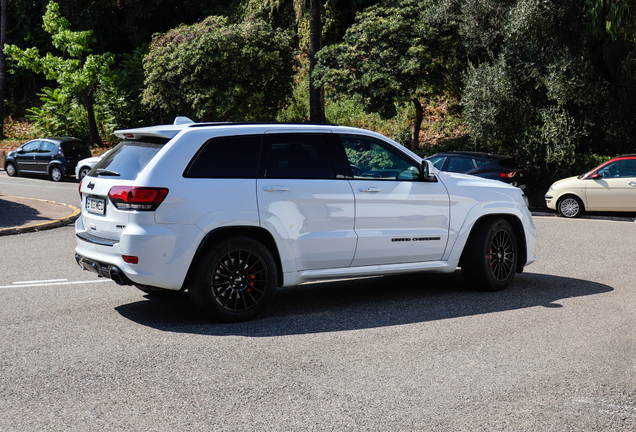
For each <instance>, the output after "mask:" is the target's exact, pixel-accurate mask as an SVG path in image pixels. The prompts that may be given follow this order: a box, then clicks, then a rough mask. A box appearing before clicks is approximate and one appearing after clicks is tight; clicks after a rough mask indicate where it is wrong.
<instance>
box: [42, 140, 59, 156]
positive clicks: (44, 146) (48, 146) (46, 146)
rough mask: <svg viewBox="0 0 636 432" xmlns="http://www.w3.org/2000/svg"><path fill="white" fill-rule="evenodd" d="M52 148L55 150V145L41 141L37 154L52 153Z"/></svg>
mask: <svg viewBox="0 0 636 432" xmlns="http://www.w3.org/2000/svg"><path fill="white" fill-rule="evenodd" d="M54 148H55V144H53V143H51V142H48V141H42V145H41V146H40V150H39V153H50V152H52V151H53V149H54Z"/></svg>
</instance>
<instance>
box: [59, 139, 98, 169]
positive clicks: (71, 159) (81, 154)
mask: <svg viewBox="0 0 636 432" xmlns="http://www.w3.org/2000/svg"><path fill="white" fill-rule="evenodd" d="M61 147H62V152H63V154H64V158H65V159H66V161H65V165H66V168H67V170H69V174H70V173H72V171H73V170H74V169H75V165H77V162H79V161H81V160H82V159H86V158H88V157H91V151H90V150H89V149H88V147H86V144H84V143H83V142H82V141H80V140H77V141H64V142H62V143H61Z"/></svg>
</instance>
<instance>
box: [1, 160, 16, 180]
mask: <svg viewBox="0 0 636 432" xmlns="http://www.w3.org/2000/svg"><path fill="white" fill-rule="evenodd" d="M4 170H5V171H6V172H7V175H8V176H9V177H15V176H17V175H18V169H17V168H16V167H15V165H14V164H13V162H7V165H6V166H5V167H4Z"/></svg>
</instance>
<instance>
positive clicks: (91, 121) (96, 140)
mask: <svg viewBox="0 0 636 432" xmlns="http://www.w3.org/2000/svg"><path fill="white" fill-rule="evenodd" d="M81 95H82V102H83V103H84V108H86V113H87V117H88V118H87V120H88V134H89V135H90V141H91V142H90V144H91V145H93V144H96V145H98V146H101V145H102V139H101V138H100V137H99V132H98V131H97V122H95V111H93V99H92V98H91V95H90V93H89V92H88V91H87V90H82V92H81Z"/></svg>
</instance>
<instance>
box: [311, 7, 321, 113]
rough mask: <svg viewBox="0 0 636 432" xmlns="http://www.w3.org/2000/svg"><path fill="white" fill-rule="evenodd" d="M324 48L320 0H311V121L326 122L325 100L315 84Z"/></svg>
mask: <svg viewBox="0 0 636 432" xmlns="http://www.w3.org/2000/svg"><path fill="white" fill-rule="evenodd" d="M320 48H322V29H321V26H320V0H310V12H309V121H310V122H311V123H324V122H325V102H324V98H323V92H322V88H321V87H316V86H315V84H314V67H316V53H317V52H318V51H320Z"/></svg>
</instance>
